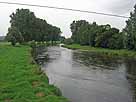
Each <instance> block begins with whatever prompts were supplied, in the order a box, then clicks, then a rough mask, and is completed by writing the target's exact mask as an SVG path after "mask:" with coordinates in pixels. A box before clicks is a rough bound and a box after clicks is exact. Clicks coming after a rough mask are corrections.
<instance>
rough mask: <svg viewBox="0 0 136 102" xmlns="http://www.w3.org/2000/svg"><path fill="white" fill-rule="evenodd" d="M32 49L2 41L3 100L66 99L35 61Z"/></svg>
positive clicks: (0, 97)
mask: <svg viewBox="0 0 136 102" xmlns="http://www.w3.org/2000/svg"><path fill="white" fill-rule="evenodd" d="M30 51H31V48H30V47H28V46H17V47H12V46H10V45H9V43H0V102H67V99H66V98H64V97H63V96H61V95H60V91H59V89H58V88H56V87H54V86H53V85H49V83H48V77H47V76H46V75H45V74H44V73H42V72H41V71H40V68H39V66H38V65H36V64H35V63H33V59H32V57H31V54H30Z"/></svg>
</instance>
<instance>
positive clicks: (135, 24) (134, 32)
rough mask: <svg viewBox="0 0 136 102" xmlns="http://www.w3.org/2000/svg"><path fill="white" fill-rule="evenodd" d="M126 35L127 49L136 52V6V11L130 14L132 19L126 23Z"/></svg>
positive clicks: (135, 9)
mask: <svg viewBox="0 0 136 102" xmlns="http://www.w3.org/2000/svg"><path fill="white" fill-rule="evenodd" d="M126 24H127V25H126V27H125V29H124V33H125V36H126V41H125V44H126V48H128V49H132V50H136V5H135V7H134V11H133V12H131V13H130V18H129V19H128V20H127V21H126Z"/></svg>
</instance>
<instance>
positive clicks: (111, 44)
mask: <svg viewBox="0 0 136 102" xmlns="http://www.w3.org/2000/svg"><path fill="white" fill-rule="evenodd" d="M70 28H71V32H72V37H71V38H72V39H73V41H74V43H77V44H80V45H90V46H92V47H95V46H96V47H102V48H111V49H121V48H123V47H124V46H123V34H122V33H120V32H119V30H118V29H117V28H111V26H110V25H109V24H107V25H98V24H96V22H93V23H92V24H89V23H88V22H87V21H85V20H80V21H73V23H72V24H71V26H70Z"/></svg>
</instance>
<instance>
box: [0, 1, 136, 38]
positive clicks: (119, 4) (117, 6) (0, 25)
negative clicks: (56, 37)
mask: <svg viewBox="0 0 136 102" xmlns="http://www.w3.org/2000/svg"><path fill="white" fill-rule="evenodd" d="M0 1H4V2H6V1H7V2H19V3H29V4H36V5H48V6H57V7H63V8H72V9H80V10H88V11H96V12H104V13H112V14H118V15H124V16H129V13H130V11H132V10H133V7H134V5H135V4H136V0H0ZM17 8H28V9H30V10H31V11H33V12H34V13H35V15H36V16H37V17H39V18H42V19H45V20H46V21H47V22H48V23H50V24H53V25H55V26H58V27H60V28H61V31H62V32H63V33H62V35H65V36H66V37H70V36H71V32H70V29H69V26H70V23H72V21H73V20H81V19H84V20H87V21H89V22H90V23H91V22H93V21H96V22H97V23H98V24H111V25H112V27H117V28H120V29H122V28H123V27H125V21H126V20H127V19H124V18H116V17H107V16H101V15H96V14H88V13H81V12H72V11H64V10H55V9H48V8H38V7H28V6H17V5H7V4H0V35H6V33H7V29H8V27H9V26H10V23H9V20H10V18H9V15H10V14H11V13H12V12H15V10H16V9H17Z"/></svg>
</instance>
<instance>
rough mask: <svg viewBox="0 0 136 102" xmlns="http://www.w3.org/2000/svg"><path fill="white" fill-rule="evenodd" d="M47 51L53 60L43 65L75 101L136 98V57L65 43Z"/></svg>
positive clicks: (110, 101) (130, 100) (127, 101)
mask: <svg viewBox="0 0 136 102" xmlns="http://www.w3.org/2000/svg"><path fill="white" fill-rule="evenodd" d="M46 53H47V54H48V57H49V60H48V61H46V62H45V64H43V66H42V69H43V70H44V71H46V73H47V75H48V77H49V81H50V83H51V84H54V85H56V86H57V87H59V88H60V90H61V91H62V94H63V96H65V97H67V98H69V100H70V101H71V102H136V101H135V96H136V95H135V93H136V82H135V76H136V67H135V66H136V61H135V60H122V59H118V58H111V57H106V56H103V55H98V54H95V53H90V52H79V51H76V50H75V51H74V50H70V49H66V48H62V47H49V48H48V50H47V52H46ZM43 54H44V53H43Z"/></svg>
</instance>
